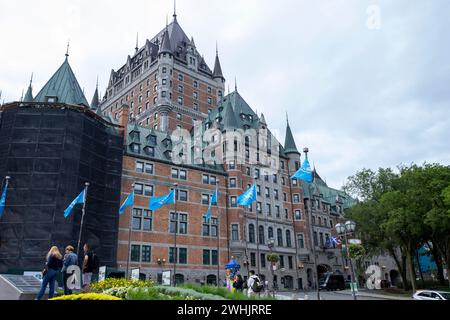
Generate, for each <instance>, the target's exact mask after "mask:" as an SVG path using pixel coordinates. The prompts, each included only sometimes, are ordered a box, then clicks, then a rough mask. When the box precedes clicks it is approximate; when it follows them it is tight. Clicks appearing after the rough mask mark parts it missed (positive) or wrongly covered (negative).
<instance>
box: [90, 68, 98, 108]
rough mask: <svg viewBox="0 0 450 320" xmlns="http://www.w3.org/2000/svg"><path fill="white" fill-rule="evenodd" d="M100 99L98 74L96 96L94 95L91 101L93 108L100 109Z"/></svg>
mask: <svg viewBox="0 0 450 320" xmlns="http://www.w3.org/2000/svg"><path fill="white" fill-rule="evenodd" d="M98 105H99V101H98V76H97V85H96V87H95V92H94V96H93V97H92V101H91V109H93V110H96V109H98Z"/></svg>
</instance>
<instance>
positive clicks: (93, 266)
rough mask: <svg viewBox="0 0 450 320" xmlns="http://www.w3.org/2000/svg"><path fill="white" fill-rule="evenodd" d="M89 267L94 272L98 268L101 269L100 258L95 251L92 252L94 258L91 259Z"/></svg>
mask: <svg viewBox="0 0 450 320" xmlns="http://www.w3.org/2000/svg"><path fill="white" fill-rule="evenodd" d="M89 267H90V269H91V270H92V271H93V272H94V273H97V272H98V269H100V260H99V259H98V256H97V255H96V254H95V252H92V259H91V260H90V261H89Z"/></svg>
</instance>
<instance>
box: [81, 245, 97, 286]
mask: <svg viewBox="0 0 450 320" xmlns="http://www.w3.org/2000/svg"><path fill="white" fill-rule="evenodd" d="M83 251H84V258H83V268H82V269H83V286H82V291H83V292H88V291H89V286H90V284H91V280H92V273H93V272H94V261H93V260H94V258H93V253H92V250H91V246H90V245H89V244H88V243H85V244H84V246H83Z"/></svg>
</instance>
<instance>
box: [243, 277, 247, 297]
mask: <svg viewBox="0 0 450 320" xmlns="http://www.w3.org/2000/svg"><path fill="white" fill-rule="evenodd" d="M247 281H248V279H247V276H244V283H243V284H242V293H243V294H245V295H247V294H248V285H247Z"/></svg>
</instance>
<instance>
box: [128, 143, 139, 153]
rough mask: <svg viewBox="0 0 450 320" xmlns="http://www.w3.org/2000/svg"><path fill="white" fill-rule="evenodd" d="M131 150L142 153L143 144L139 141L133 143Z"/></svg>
mask: <svg viewBox="0 0 450 320" xmlns="http://www.w3.org/2000/svg"><path fill="white" fill-rule="evenodd" d="M130 148H131V151H133V152H134V153H140V152H141V146H140V145H139V144H138V143H132V144H130Z"/></svg>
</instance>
